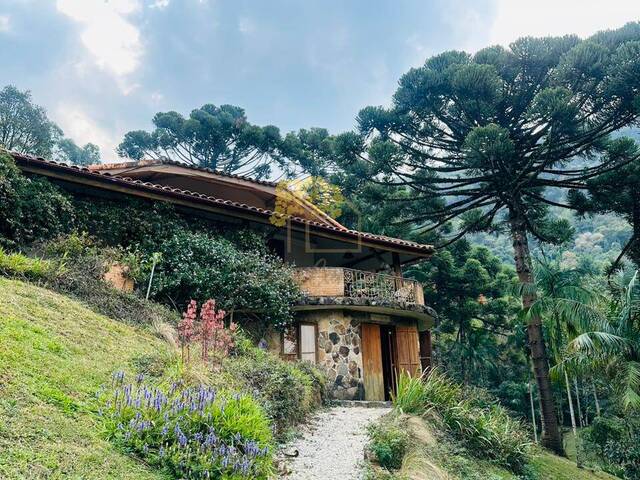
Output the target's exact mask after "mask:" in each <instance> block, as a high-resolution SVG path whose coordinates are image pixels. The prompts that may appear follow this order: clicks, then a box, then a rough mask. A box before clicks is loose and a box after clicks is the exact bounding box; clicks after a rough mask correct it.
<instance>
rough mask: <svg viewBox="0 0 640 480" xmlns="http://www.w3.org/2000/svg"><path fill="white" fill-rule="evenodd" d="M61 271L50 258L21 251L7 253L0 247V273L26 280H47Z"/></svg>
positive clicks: (61, 268)
mask: <svg viewBox="0 0 640 480" xmlns="http://www.w3.org/2000/svg"><path fill="white" fill-rule="evenodd" d="M62 271H63V267H62V266H61V265H60V264H58V263H56V262H52V261H50V260H44V259H40V258H31V257H27V256H26V255H23V254H21V253H7V252H6V251H5V250H4V249H3V248H1V247H0V275H4V276H6V277H14V278H22V279H28V280H48V279H51V278H54V277H55V276H56V275H57V274H59V273H61V272H62Z"/></svg>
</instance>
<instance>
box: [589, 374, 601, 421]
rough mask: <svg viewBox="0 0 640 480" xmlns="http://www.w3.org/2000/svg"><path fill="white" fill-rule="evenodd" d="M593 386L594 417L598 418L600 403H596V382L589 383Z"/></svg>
mask: <svg viewBox="0 0 640 480" xmlns="http://www.w3.org/2000/svg"><path fill="white" fill-rule="evenodd" d="M591 385H592V386H593V399H594V400H595V401H596V415H597V416H598V417H599V416H600V402H599V401H598V391H597V390H596V382H593V381H592V382H591Z"/></svg>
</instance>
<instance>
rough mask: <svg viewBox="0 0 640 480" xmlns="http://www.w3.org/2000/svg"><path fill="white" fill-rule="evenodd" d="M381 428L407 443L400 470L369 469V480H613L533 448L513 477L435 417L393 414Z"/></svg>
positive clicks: (428, 414) (385, 420)
mask: <svg viewBox="0 0 640 480" xmlns="http://www.w3.org/2000/svg"><path fill="white" fill-rule="evenodd" d="M380 425H381V426H383V427H384V428H387V429H388V428H389V426H392V427H393V428H396V429H401V430H403V431H405V432H407V433H408V435H409V442H408V447H407V450H406V453H405V455H404V458H403V459H402V466H401V468H400V469H399V470H392V471H391V472H390V471H388V470H386V469H382V468H379V467H374V466H369V472H368V476H367V479H368V480H407V479H411V480H521V479H522V478H526V479H527V480H616V479H615V477H612V476H610V475H607V474H606V473H603V472H595V471H592V470H589V469H578V468H577V467H576V465H575V462H573V461H571V460H568V459H566V458H562V457H558V456H556V455H553V454H551V453H549V452H547V451H543V450H541V449H539V448H534V449H533V452H532V453H531V460H530V462H529V464H528V466H527V469H526V470H527V474H526V475H525V476H524V477H518V476H517V475H515V474H514V473H512V472H510V471H508V470H506V469H504V468H502V467H500V466H499V465H496V464H495V463H494V462H491V461H488V460H487V459H485V458H481V457H479V456H476V455H474V454H473V452H472V451H470V450H468V449H467V448H465V446H464V445H462V444H461V443H460V442H459V441H457V440H456V439H455V438H453V437H452V436H451V435H450V434H448V433H446V429H445V428H444V425H443V421H442V419H441V418H439V417H438V416H437V415H434V414H432V413H427V414H426V415H424V416H415V415H403V414H398V413H397V412H393V413H391V414H389V415H386V416H385V417H383V419H382V420H381V421H380Z"/></svg>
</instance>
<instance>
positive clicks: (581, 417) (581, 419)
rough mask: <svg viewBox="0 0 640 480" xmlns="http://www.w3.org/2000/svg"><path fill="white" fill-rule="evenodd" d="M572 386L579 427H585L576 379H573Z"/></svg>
mask: <svg viewBox="0 0 640 480" xmlns="http://www.w3.org/2000/svg"><path fill="white" fill-rule="evenodd" d="M573 388H574V390H575V392H576V404H577V405H578V420H579V421H580V426H581V427H586V421H585V419H584V417H583V416H582V405H580V390H579V389H578V379H577V378H574V379H573Z"/></svg>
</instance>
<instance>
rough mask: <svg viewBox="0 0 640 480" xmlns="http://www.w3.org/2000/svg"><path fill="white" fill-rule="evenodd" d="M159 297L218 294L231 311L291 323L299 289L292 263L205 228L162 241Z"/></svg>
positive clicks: (182, 302) (182, 298)
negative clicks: (240, 245) (238, 245)
mask: <svg viewBox="0 0 640 480" xmlns="http://www.w3.org/2000/svg"><path fill="white" fill-rule="evenodd" d="M157 251H158V252H160V253H162V255H163V259H164V260H163V261H162V262H161V263H160V264H159V265H158V267H157V268H156V275H155V279H154V283H153V288H152V292H153V295H154V297H155V298H159V299H163V298H171V299H172V300H173V301H174V302H176V303H177V304H178V305H185V304H186V303H187V302H188V301H189V300H190V299H195V300H201V299H206V298H215V299H216V301H217V303H218V305H219V306H220V308H222V309H224V310H226V311H227V312H231V311H238V310H250V311H252V312H255V313H256V314H257V315H259V316H260V317H261V318H262V320H263V321H264V322H265V323H266V324H270V325H275V326H276V327H279V328H281V327H284V326H286V325H287V324H288V323H289V322H290V320H291V316H292V312H291V310H290V308H291V305H292V304H293V302H294V301H295V299H296V298H297V297H298V295H299V290H298V287H297V286H296V284H295V283H294V281H293V278H292V275H291V269H290V267H288V266H286V265H285V264H284V263H283V262H282V261H281V260H280V259H278V258H276V257H274V256H272V255H269V254H267V253H264V251H260V250H257V251H246V250H239V249H238V248H236V247H235V246H234V245H233V244H232V243H231V242H230V241H228V240H225V239H221V238H216V237H212V236H210V235H207V234H205V233H190V232H187V231H179V232H177V233H176V234H175V235H174V236H173V237H172V238H170V239H169V240H167V241H165V242H163V243H162V244H161V245H160V246H159V247H158V250H157Z"/></svg>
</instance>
